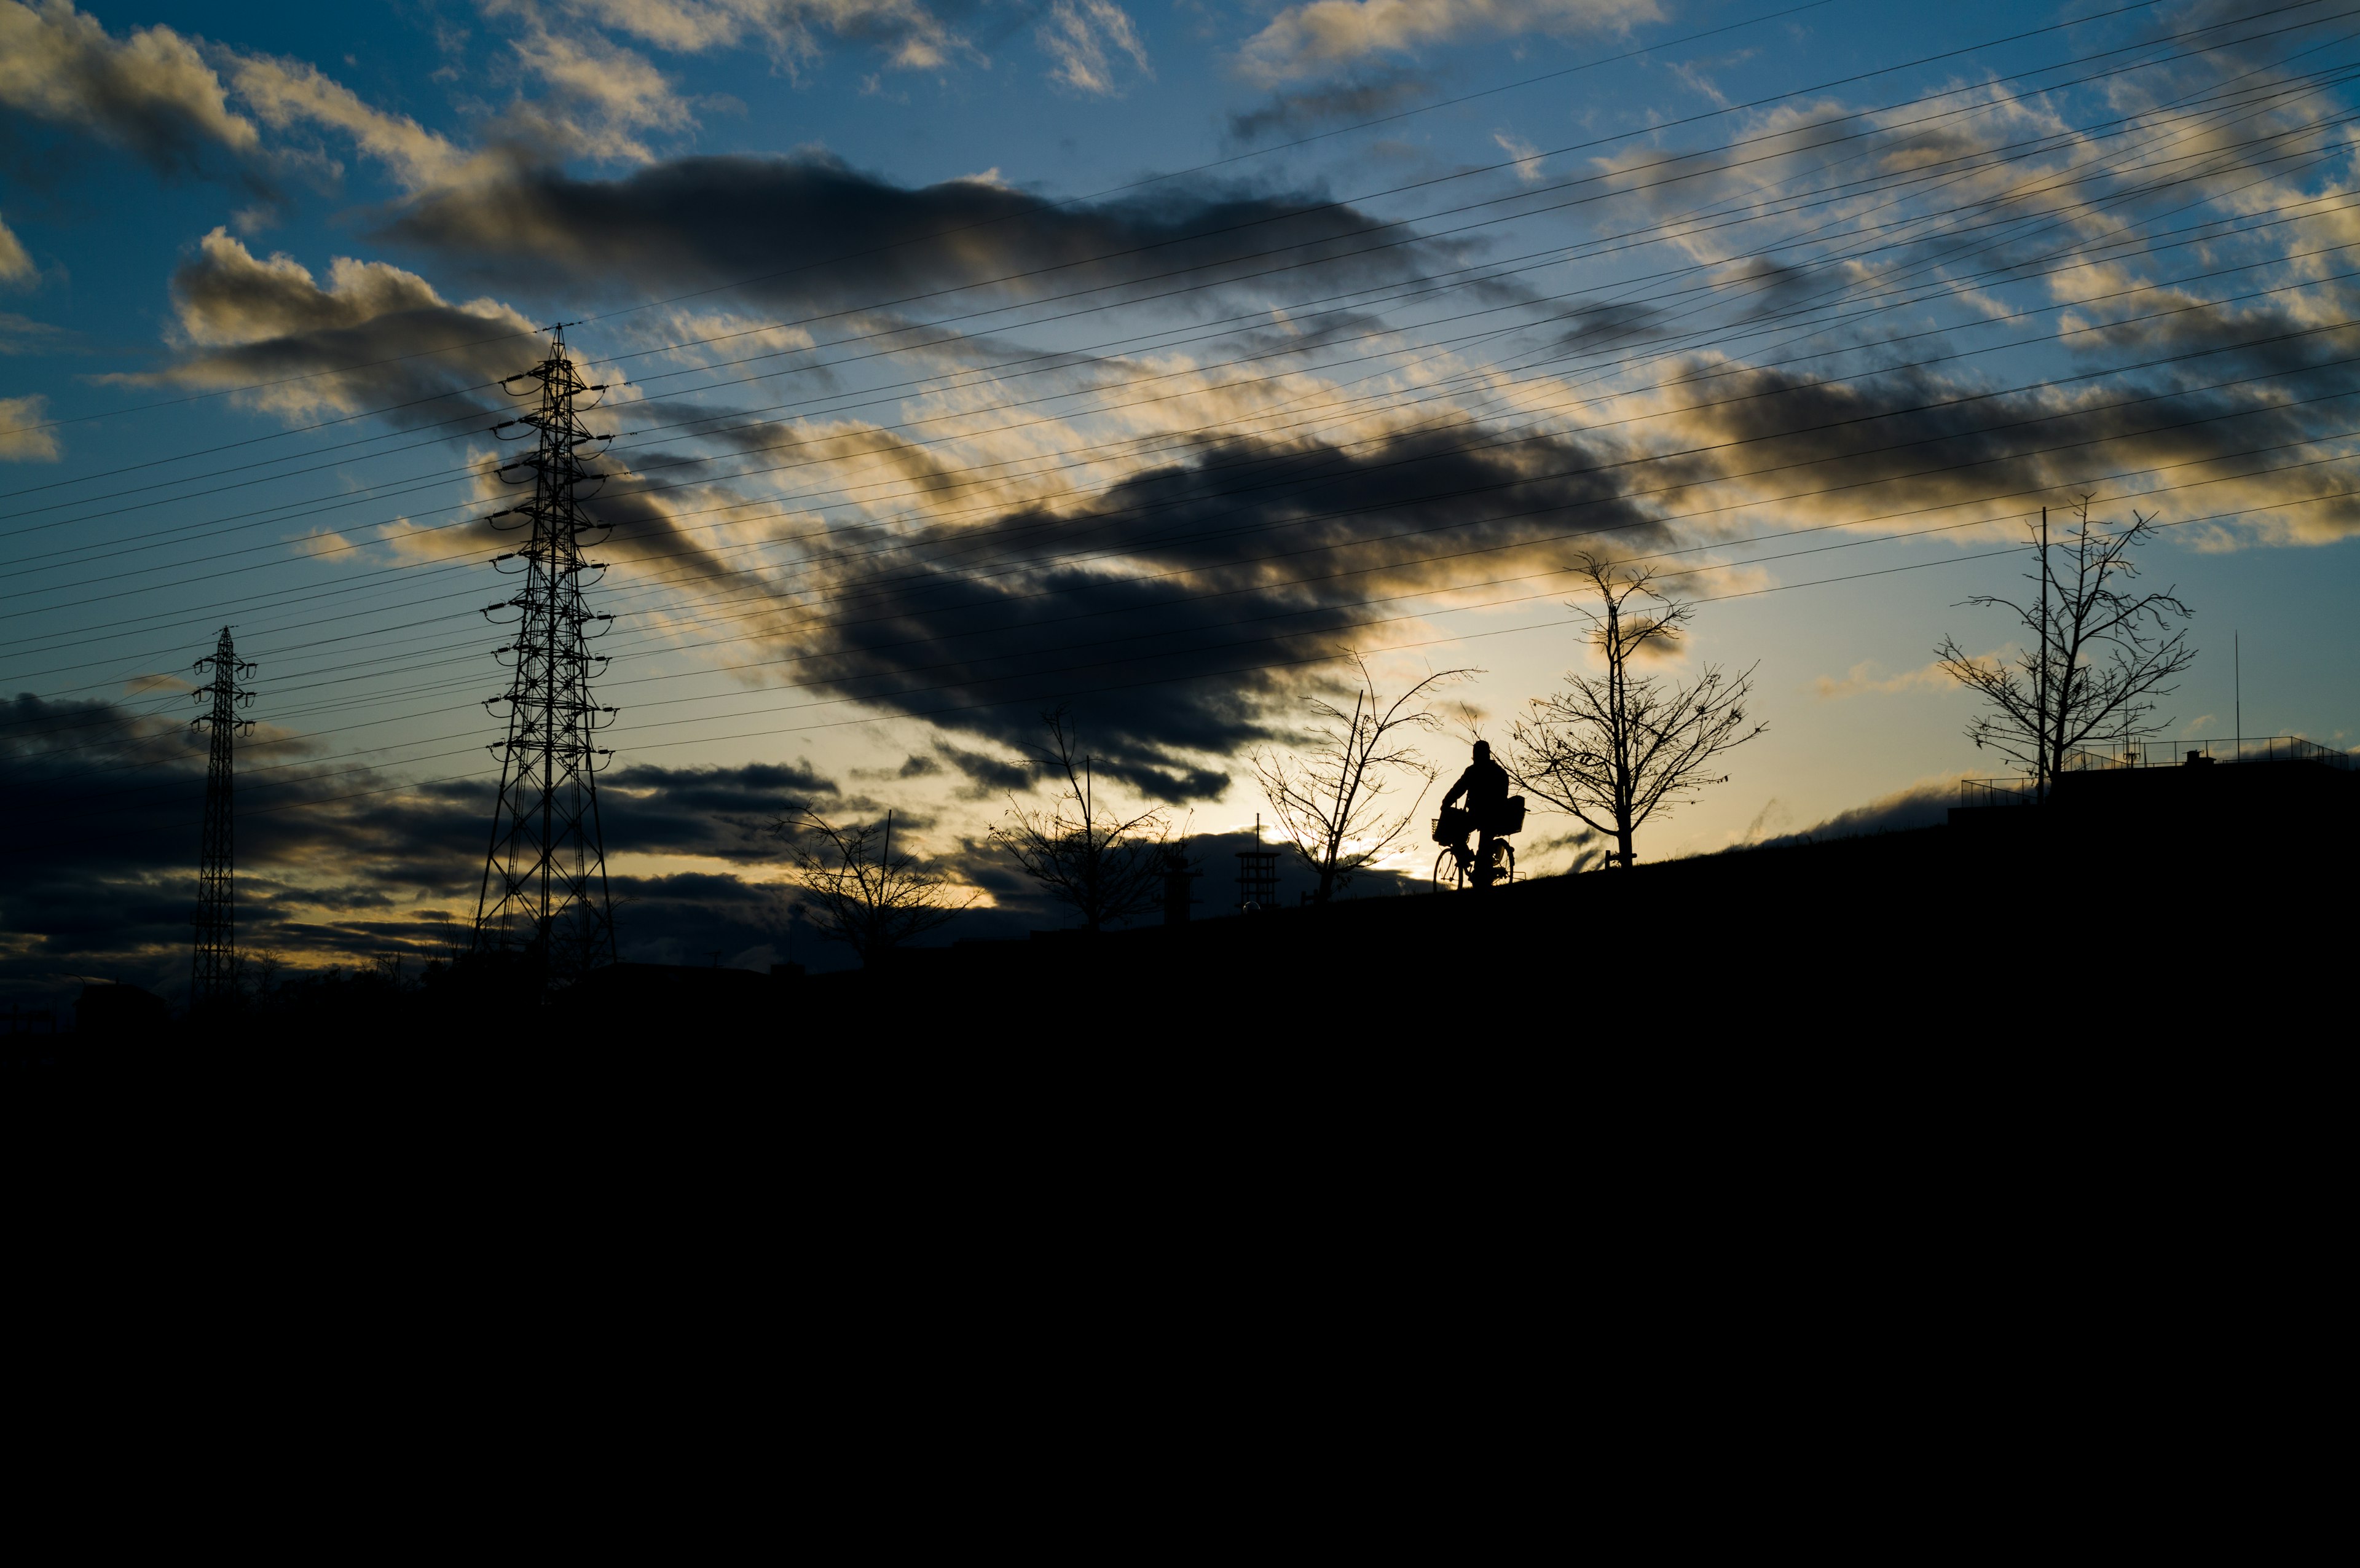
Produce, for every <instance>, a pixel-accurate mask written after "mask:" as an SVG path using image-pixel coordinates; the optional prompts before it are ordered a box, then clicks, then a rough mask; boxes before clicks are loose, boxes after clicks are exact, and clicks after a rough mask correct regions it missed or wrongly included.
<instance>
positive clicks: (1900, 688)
mask: <svg viewBox="0 0 2360 1568" xmlns="http://www.w3.org/2000/svg"><path fill="white" fill-rule="evenodd" d="M1996 657H1998V656H1997V655H1995V654H1985V655H1983V658H1984V659H1994V658H1996ZM1958 683H1959V681H1958V677H1956V676H1954V675H1952V674H1951V673H1950V671H1949V670H1945V669H1943V668H1942V667H1941V666H1940V665H1939V664H1924V665H1920V666H1918V667H1917V669H1915V670H1903V671H1901V673H1899V674H1898V675H1883V676H1880V675H1878V674H1877V673H1876V661H1875V660H1874V659H1868V660H1864V661H1863V662H1862V663H1859V664H1855V665H1853V666H1852V668H1851V669H1850V670H1847V671H1845V672H1844V677H1843V679H1842V680H1841V681H1838V680H1835V679H1834V678H1832V677H1830V676H1826V675H1822V676H1820V677H1819V679H1818V680H1816V681H1812V682H1811V690H1812V691H1813V692H1814V693H1816V694H1817V695H1818V696H1819V699H1820V700H1821V701H1822V702H1825V701H1828V700H1830V699H1832V698H1837V697H1857V696H1861V695H1863V694H1864V693H1869V692H1875V693H1879V694H1883V695H1887V696H1890V695H1894V694H1896V693H1899V692H1904V691H1949V690H1950V689H1951V688H1952V687H1954V686H1956V685H1957V684H1958Z"/></svg>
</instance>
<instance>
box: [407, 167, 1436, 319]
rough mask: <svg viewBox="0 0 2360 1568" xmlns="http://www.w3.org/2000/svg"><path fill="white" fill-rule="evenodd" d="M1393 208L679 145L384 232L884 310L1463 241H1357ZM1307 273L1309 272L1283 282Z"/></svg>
mask: <svg viewBox="0 0 2360 1568" xmlns="http://www.w3.org/2000/svg"><path fill="white" fill-rule="evenodd" d="M1378 222H1379V221H1378V220H1377V219H1375V218H1373V217H1372V216H1371V215H1369V214H1366V213H1363V212H1360V211H1359V210H1357V209H1355V208H1352V207H1349V206H1346V205H1342V204H1339V203H1333V202H1327V201H1319V200H1317V198H1316V197H1313V196H1311V195H1308V194H1305V193H1299V192H1293V191H1270V190H1264V189H1259V188H1255V187H1250V186H1241V185H1220V184H1211V183H1199V184H1188V183H1184V182H1179V181H1174V182H1167V183H1165V184H1164V185H1163V186H1161V187H1159V188H1158V189H1157V191H1155V192H1154V194H1153V196H1150V197H1141V198H1136V199H1129V200H1124V201H1111V202H1104V203H1098V204H1085V203H1068V204H1054V205H1053V204H1052V203H1050V202H1047V201H1043V200H1042V199H1040V198H1039V197H1036V196H1033V195H1032V194H1030V193H1029V192H1026V191H1016V190H1011V189H1009V188H1008V187H1005V186H1000V185H992V184H987V183H984V182H981V181H979V180H945V181H943V182H941V183H939V184H935V185H929V186H924V187H920V188H914V189H913V188H911V187H905V186H899V185H894V184H891V183H890V182H888V181H886V180H881V179H880V178H878V177H876V176H873V175H869V174H865V173H862V172H860V171H858V170H856V169H852V168H851V167H850V166H848V165H847V164H845V163H843V162H842V161H840V160H839V159H836V158H832V157H829V156H826V155H825V154H804V155H801V156H797V157H792V158H744V157H738V158H681V159H676V160H672V161H669V162H665V163H661V164H657V165H655V166H653V167H651V168H649V169H639V170H637V171H634V172H633V173H631V174H629V175H627V176H625V177H623V178H621V179H617V180H581V179H576V178H574V176H572V175H569V174H566V173H563V172H562V171H559V170H556V169H541V170H536V171H530V172H520V173H519V174H517V175H515V176H514V177H513V178H509V179H506V180H497V181H489V182H484V183H479V184H476V185H472V186H469V187H466V188H464V189H461V190H455V191H435V192H430V193H428V194H426V195H424V196H422V197H421V198H420V199H419V200H418V201H416V202H414V203H412V204H411V205H410V207H409V208H407V209H406V210H405V211H404V212H401V213H400V214H399V215H398V216H397V217H395V218H393V219H392V220H391V221H390V222H388V224H387V225H386V226H385V228H384V229H383V230H382V231H381V235H380V237H382V238H384V239H386V240H388V241H391V242H394V243H397V244H400V245H409V246H412V247H416V248H418V249H421V250H425V251H428V252H431V253H432V254H434V255H435V256H440V257H443V259H444V261H445V262H446V264H447V265H448V266H450V267H454V268H464V269H467V270H469V271H471V272H472V273H473V274H474V275H475V276H476V277H477V278H481V279H483V280H484V281H486V282H487V283H490V284H492V285H493V286H496V287H500V288H504V289H505V288H517V289H533V290H535V291H536V292H539V291H550V292H563V293H566V294H567V295H569V296H570V297H572V298H575V299H584V300H588V299H602V298H640V297H644V294H645V293H646V292H650V291H661V292H666V293H671V292H677V291H680V290H683V289H695V288H699V287H709V286H712V285H716V284H722V283H737V282H741V281H744V282H745V287H744V293H745V294H746V295H748V296H749V297H752V298H755V299H768V300H774V301H776V300H785V301H792V302H794V303H797V304H803V305H814V306H816V305H835V304H846V303H858V304H859V305H861V306H864V307H870V308H874V307H877V306H878V305H880V303H881V302H885V301H890V300H893V299H897V298H900V299H906V298H909V297H911V296H916V295H923V294H926V293H928V292H930V291H934V290H939V289H948V288H953V287H966V286H970V285H974V284H976V283H977V282H978V280H985V279H993V278H1000V279H1001V281H999V282H996V283H993V284H991V286H990V288H989V291H986V290H983V289H977V290H976V291H975V292H973V293H971V294H967V295H966V296H964V297H963V299H962V303H963V304H965V303H971V302H974V301H976V300H978V299H988V298H998V299H1024V298H1032V297H1034V296H1037V295H1041V294H1044V293H1051V292H1055V293H1068V292H1071V291H1073V290H1076V289H1107V288H1115V289H1120V288H1122V287H1124V286H1126V285H1129V284H1131V283H1132V282H1133V281H1134V280H1139V279H1146V278H1156V277H1159V276H1163V275H1168V274H1171V273H1173V272H1175V270H1176V269H1182V268H1206V269H1218V268H1219V267H1223V266H1225V265H1226V266H1231V267H1236V268H1237V270H1239V271H1243V270H1245V264H1244V261H1243V259H1242V258H1246V257H1251V256H1255V254H1256V253H1260V252H1266V251H1268V250H1271V249H1273V247H1276V248H1282V249H1285V250H1287V251H1288V252H1289V253H1290V255H1289V258H1291V259H1295V260H1298V261H1301V262H1305V263H1308V264H1317V266H1318V267H1320V269H1321V270H1320V271H1319V273H1318V275H1317V276H1318V278H1319V280H1320V281H1323V282H1325V281H1327V280H1329V279H1331V278H1351V279H1355V280H1378V279H1383V278H1395V277H1405V276H1410V275H1413V274H1415V273H1416V272H1419V271H1422V270H1426V269H1428V268H1431V267H1437V266H1442V265H1448V262H1449V260H1450V259H1451V258H1454V257H1455V256H1457V255H1458V254H1459V253H1458V252H1457V251H1456V250H1454V249H1452V248H1451V247H1448V246H1434V247H1426V246H1421V245H1399V246H1395V247H1394V248H1392V249H1386V250H1381V251H1376V252H1374V253H1372V254H1370V255H1367V256H1357V257H1356V256H1349V255H1348V254H1346V253H1349V252H1350V251H1352V250H1354V249H1359V248H1365V246H1366V245H1367V244H1368V242H1367V240H1366V239H1364V238H1361V236H1365V235H1367V234H1370V233H1371V231H1372V230H1374V229H1376V228H1377V227H1378ZM1387 237H1388V238H1391V237H1392V236H1390V235H1388V236H1387ZM1356 241H1357V242H1358V243H1357V244H1356V243H1355V242H1356ZM1269 265H1271V263H1270V262H1269V261H1268V260H1262V261H1257V262H1254V263H1253V266H1254V267H1256V268H1257V269H1260V268H1265V267H1268V266H1269ZM1218 278H1219V273H1218V271H1217V270H1208V271H1207V272H1203V273H1199V274H1196V275H1194V276H1192V277H1190V278H1188V279H1187V280H1186V281H1188V282H1191V283H1203V282H1207V281H1218ZM749 279H750V280H751V281H745V280H749ZM1301 284H1302V275H1301V274H1295V275H1291V276H1290V278H1289V279H1288V281H1287V282H1286V283H1285V284H1284V285H1283V286H1282V287H1285V288H1288V289H1295V288H1299V287H1300V286H1301ZM1166 287H1169V285H1166ZM1117 297H1120V296H1119V295H1102V296H1100V298H1102V299H1111V298H1117Z"/></svg>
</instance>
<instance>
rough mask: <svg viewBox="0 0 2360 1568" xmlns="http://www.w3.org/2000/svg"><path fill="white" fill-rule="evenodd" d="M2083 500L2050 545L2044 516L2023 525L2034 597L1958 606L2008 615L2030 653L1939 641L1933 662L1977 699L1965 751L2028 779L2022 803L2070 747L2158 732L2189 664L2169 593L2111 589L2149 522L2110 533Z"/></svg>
mask: <svg viewBox="0 0 2360 1568" xmlns="http://www.w3.org/2000/svg"><path fill="white" fill-rule="evenodd" d="M2091 499H2092V498H2091V497H2090V496H2088V495H2083V496H2081V497H2080V498H2079V499H2078V500H2077V501H2076V502H2075V503H2074V506H2073V521H2072V522H2070V523H2069V524H2067V525H2066V526H2065V528H2064V530H2063V537H2062V538H2061V539H2051V538H2050V535H2049V508H2048V507H2046V506H2043V507H2042V508H2041V509H2040V521H2039V523H2038V524H2037V525H2035V526H2033V527H2032V528H2030V529H2029V532H2030V535H2031V546H2032V548H2033V549H2034V550H2036V551H2037V552H2038V557H2039V560H2038V564H2037V565H2036V566H2035V567H2034V569H2033V570H2032V571H2030V572H2027V573H2025V577H2024V580H2025V581H2026V582H2027V583H2031V584H2033V586H2034V589H2035V592H2034V593H2032V594H2030V595H2027V597H2026V598H2025V601H2024V602H2023V603H2022V604H2018V603H2017V602H2016V600H2014V599H2006V598H2002V597H2001V596H2000V595H1998V594H1996V593H1978V594H1976V595H1975V596H1974V597H1972V598H1971V599H1968V600H1965V601H1963V602H1964V603H1965V604H1972V605H1974V606H1975V607H1976V608H1978V609H1988V608H1990V607H1992V606H1993V605H1998V606H2000V607H2001V608H2004V609H2006V610H2010V611H2013V612H2014V613H2015V615H2016V623H2017V624H2018V625H2019V626H2023V627H2024V629H2025V630H2026V631H2027V632H2029V633H2030V634H2031V635H2032V639H2033V646H2032V647H2030V648H2026V649H2024V650H2023V651H2022V652H2020V653H2018V654H2017V655H2016V658H2015V659H2013V660H2012V661H2011V660H2006V659H1980V658H1976V657H1974V656H1972V655H1970V654H1969V653H1967V652H1966V650H1965V649H1963V648H1960V647H1959V645H1958V642H1957V640H1956V639H1955V638H1952V637H1944V638H1943V639H1942V642H1941V646H1939V648H1935V650H1934V658H1935V659H1936V661H1937V662H1938V663H1939V664H1940V665H1941V667H1942V668H1943V669H1944V670H1948V671H1950V674H1951V675H1952V676H1953V677H1954V678H1956V679H1957V680H1958V681H1959V682H1960V683H1961V685H1963V686H1965V687H1966V688H1967V689H1968V690H1969V691H1972V692H1974V693H1975V694H1976V695H1977V696H1978V697H1981V698H1982V699H1983V704H1984V710H1985V711H1984V712H1983V713H1978V714H1976V715H1975V716H1974V718H1973V719H1972V720H1971V721H1969V723H1968V724H1967V738H1968V739H1969V740H1972V741H1973V742H1974V743H1975V747H1976V749H1977V750H1983V749H1985V748H1988V749H1990V750H1993V751H1996V752H1998V753H1999V754H2000V755H2001V756H2002V757H2007V758H2009V759H2010V760H2011V761H2014V762H2016V763H2017V764H2019V765H2020V766H2022V767H2023V768H2026V769H2027V771H2029V772H2030V773H2031V775H2032V787H2033V798H2034V799H2035V800H2046V799H2047V798H2048V795H2049V789H2050V788H2051V787H2052V786H2053V785H2054V784H2055V782H2056V779H2057V775H2058V774H2059V773H2060V771H2062V770H2063V768H2064V767H2065V758H2066V757H2067V755H2068V754H2069V753H2070V752H2071V751H2072V750H2073V749H2074V748H2075V747H2077V746H2082V745H2084V744H2086V743H2087V742H2089V741H2091V740H2092V739H2094V738H2098V737H2100V736H2104V737H2108V738H2114V739H2119V740H2120V741H2122V742H2123V743H2124V744H2125V745H2127V744H2128V743H2129V742H2131V741H2133V740H2136V739H2138V738H2139V737H2141V736H2143V735H2158V734H2160V733H2161V732H2162V731H2164V730H2166V729H2169V727H2170V725H2171V721H2170V720H2169V719H2163V720H2157V719H2154V718H2153V717H2152V716H2151V715H2153V714H2154V713H2155V711H2156V702H2155V699H2156V698H2158V697H2168V696H2169V695H2170V694H2171V693H2172V692H2173V691H2177V690H2179V688H2178V687H2176V686H2173V685H2169V684H2167V682H2169V681H2172V680H2173V679H2174V678H2175V677H2177V676H2178V675H2180V673H2181V672H2182V671H2183V670H2186V669H2187V668H2188V667H2189V666H2190V665H2191V664H2193V663H2195V662H2196V650H2195V649H2194V648H2190V647H2189V646H2188V631H2187V628H2186V627H2184V626H2180V627H2175V626H2173V625H2172V623H2173V621H2174V620H2175V619H2178V620H2185V619H2187V618H2188V617H2189V616H2191V615H2193V614H2194V613H2195V612H2193V611H2191V609H2189V607H2188V606H2187V605H2185V604H2181V603H2180V601H2179V599H2177V598H2175V597H2174V596H2173V594H2172V593H2171V591H2170V590H2169V589H2166V590H2165V591H2164V592H2163V593H2128V592H2125V589H2124V587H2123V586H2121V585H2122V584H2126V583H2129V581H2130V580H2131V579H2132V578H2134V577H2136V576H2137V575H2138V567H2137V565H2136V563H2135V562H2133V561H2131V559H2130V552H2131V551H2132V550H2136V549H2137V548H2138V547H2139V546H2140V545H2143V544H2146V543H2147V542H2149V541H2150V540H2152V539H2154V538H2155V525H2154V522H2153V520H2152V519H2151V518H2148V517H2142V516H2140V515H2139V514H2138V513H2137V512H2133V513H2132V514H2131V526H2130V527H2128V528H2118V527H2116V526H2114V525H2112V524H2109V523H2105V522H2093V521H2092V520H2091V517H2090V501H2091Z"/></svg>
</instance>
